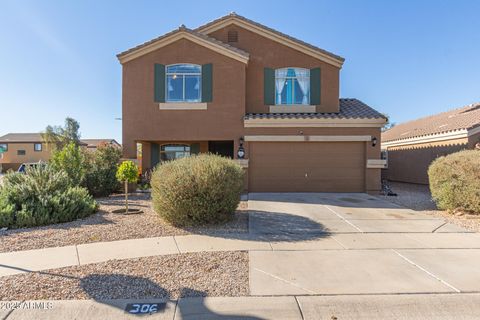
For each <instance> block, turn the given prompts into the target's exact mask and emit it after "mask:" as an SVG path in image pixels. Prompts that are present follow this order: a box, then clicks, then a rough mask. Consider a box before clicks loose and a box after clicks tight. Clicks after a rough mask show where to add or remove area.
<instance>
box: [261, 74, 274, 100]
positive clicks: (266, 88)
mask: <svg viewBox="0 0 480 320" xmlns="http://www.w3.org/2000/svg"><path fill="white" fill-rule="evenodd" d="M263 101H264V104H265V105H274V104H275V70H273V69H271V68H264V69H263Z"/></svg>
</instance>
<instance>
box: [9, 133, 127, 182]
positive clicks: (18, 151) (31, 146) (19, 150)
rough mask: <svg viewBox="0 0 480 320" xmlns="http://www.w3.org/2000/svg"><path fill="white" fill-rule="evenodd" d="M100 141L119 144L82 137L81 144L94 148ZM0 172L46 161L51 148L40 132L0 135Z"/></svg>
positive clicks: (113, 140) (107, 141) (117, 144)
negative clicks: (23, 164)
mask: <svg viewBox="0 0 480 320" xmlns="http://www.w3.org/2000/svg"><path fill="white" fill-rule="evenodd" d="M101 143H110V144H112V145H115V146H118V147H119V148H120V147H121V145H120V144H119V143H118V142H117V141H115V139H82V140H81V145H82V146H83V147H86V148H88V150H95V149H96V148H97V146H99V145H100V144H101ZM0 149H2V150H3V152H2V153H0V167H1V168H0V172H5V171H7V170H9V169H12V170H17V169H18V168H19V167H20V165H21V164H22V163H33V162H39V161H48V160H49V159H50V155H51V148H49V147H48V145H47V144H46V143H45V142H44V141H43V138H42V135H41V134H40V133H9V134H6V135H4V136H1V137H0Z"/></svg>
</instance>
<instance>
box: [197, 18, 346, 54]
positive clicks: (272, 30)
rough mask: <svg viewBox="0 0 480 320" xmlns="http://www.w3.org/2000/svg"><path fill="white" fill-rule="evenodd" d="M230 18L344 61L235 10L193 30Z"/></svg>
mask: <svg viewBox="0 0 480 320" xmlns="http://www.w3.org/2000/svg"><path fill="white" fill-rule="evenodd" d="M230 18H236V19H239V20H242V21H244V22H246V23H249V24H253V25H255V26H257V27H259V28H262V29H265V30H268V31H270V32H273V33H275V34H277V35H278V36H280V37H283V38H287V39H289V40H291V41H294V42H296V43H298V44H300V45H303V46H306V47H309V48H310V49H313V50H316V51H318V52H321V53H323V54H326V55H328V56H330V57H332V58H334V59H336V60H339V61H341V62H344V61H345V58H343V57H340V56H338V55H336V54H333V53H331V52H329V51H327V50H324V49H321V48H319V47H316V46H314V45H311V44H310V43H307V42H304V41H302V40H299V39H297V38H294V37H292V36H289V35H287V34H285V33H282V32H280V31H278V30H275V29H272V28H270V27H267V26H265V25H263V24H261V23H258V22H256V21H253V20H250V19H248V18H245V17H243V16H241V15H239V14H236V13H235V12H232V13H230V14H228V15H226V16H223V17H220V18H218V19H215V20H213V21H211V22H208V23H206V24H204V25H202V26H200V27H198V28H196V29H195V30H196V31H200V30H202V29H205V28H208V27H210V26H212V25H215V24H217V23H219V22H222V21H224V20H228V19H230Z"/></svg>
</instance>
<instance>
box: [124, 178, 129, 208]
mask: <svg viewBox="0 0 480 320" xmlns="http://www.w3.org/2000/svg"><path fill="white" fill-rule="evenodd" d="M125 213H128V181H127V180H125Z"/></svg>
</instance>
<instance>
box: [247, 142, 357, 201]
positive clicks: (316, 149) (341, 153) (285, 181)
mask: <svg viewBox="0 0 480 320" xmlns="http://www.w3.org/2000/svg"><path fill="white" fill-rule="evenodd" d="M249 151H250V156H249V157H250V161H249V191H250V192H364V191H365V143H364V142H251V143H250V147H249Z"/></svg>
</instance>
